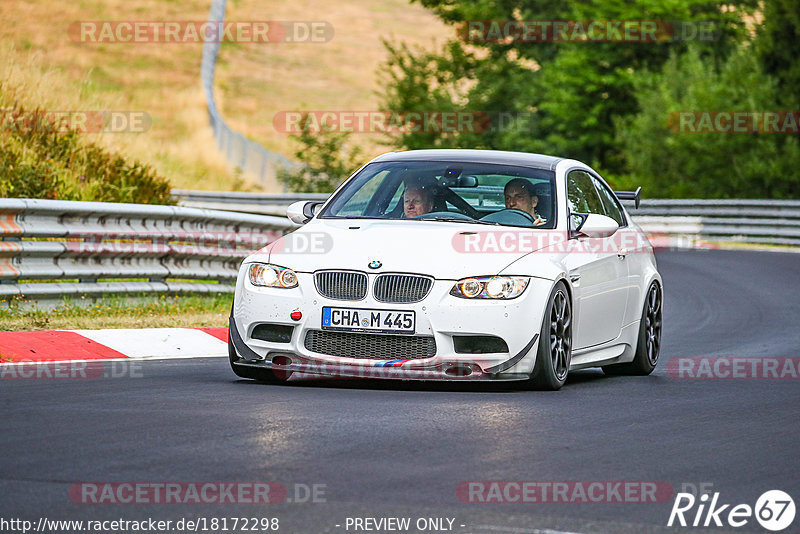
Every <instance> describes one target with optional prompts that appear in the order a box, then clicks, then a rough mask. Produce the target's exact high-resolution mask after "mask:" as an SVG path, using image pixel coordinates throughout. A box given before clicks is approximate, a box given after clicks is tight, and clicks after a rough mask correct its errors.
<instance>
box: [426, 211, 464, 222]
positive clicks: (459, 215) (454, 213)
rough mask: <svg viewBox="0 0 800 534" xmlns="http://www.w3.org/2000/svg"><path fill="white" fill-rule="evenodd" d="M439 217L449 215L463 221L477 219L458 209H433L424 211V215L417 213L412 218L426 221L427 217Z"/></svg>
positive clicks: (448, 216)
mask: <svg viewBox="0 0 800 534" xmlns="http://www.w3.org/2000/svg"><path fill="white" fill-rule="evenodd" d="M437 217H447V218H450V219H458V220H462V221H474V220H475V219H473V218H472V217H470V216H469V215H464V214H463V213H458V212H457V211H431V212H430V213H423V214H422V215H417V216H416V217H412V219H420V220H423V221H424V220H427V219H435V218H437Z"/></svg>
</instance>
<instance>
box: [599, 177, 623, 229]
mask: <svg viewBox="0 0 800 534" xmlns="http://www.w3.org/2000/svg"><path fill="white" fill-rule="evenodd" d="M592 181H593V182H594V185H595V187H596V188H597V191H598V192H599V193H600V197H601V198H602V199H603V206H605V208H606V215H608V216H609V217H611V218H612V219H614V220H615V221H617V224H618V225H620V227H622V226H625V225H626V224H627V223H626V222H625V215H624V214H623V213H622V208H620V207H619V203H618V202H617V199H616V197H615V196H614V193H612V192H611V191H610V190H609V189H608V187H606V185H605V184H604V183H602V182H601V181H600V180H598V179H597V178H595V177H594V176H592Z"/></svg>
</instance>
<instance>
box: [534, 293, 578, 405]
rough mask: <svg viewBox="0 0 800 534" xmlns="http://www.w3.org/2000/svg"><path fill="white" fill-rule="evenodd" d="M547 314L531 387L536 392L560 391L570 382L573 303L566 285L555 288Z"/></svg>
mask: <svg viewBox="0 0 800 534" xmlns="http://www.w3.org/2000/svg"><path fill="white" fill-rule="evenodd" d="M545 310H546V311H545V316H544V319H543V320H542V329H541V331H540V333H539V348H538V350H537V353H536V365H534V367H533V373H532V374H531V378H530V379H529V383H530V386H531V387H532V388H533V389H538V390H544V391H557V390H559V389H561V386H563V385H564V383H565V382H566V381H567V375H568V374H569V365H570V362H571V361H572V319H573V318H572V302H571V301H570V298H569V293H567V287H566V285H564V283H563V282H559V283H558V284H556V286H555V288H553V291H552V293H551V294H550V298H549V299H548V301H547V307H546V308H545Z"/></svg>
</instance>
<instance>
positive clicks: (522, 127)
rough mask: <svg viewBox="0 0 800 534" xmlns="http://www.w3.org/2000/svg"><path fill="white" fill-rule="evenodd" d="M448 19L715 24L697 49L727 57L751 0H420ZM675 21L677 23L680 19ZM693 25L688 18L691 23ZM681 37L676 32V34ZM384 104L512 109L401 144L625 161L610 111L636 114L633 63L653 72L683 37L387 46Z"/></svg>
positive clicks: (607, 163) (605, 164) (401, 139)
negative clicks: (504, 121)
mask: <svg viewBox="0 0 800 534" xmlns="http://www.w3.org/2000/svg"><path fill="white" fill-rule="evenodd" d="M421 3H422V4H423V5H425V6H426V7H428V8H430V9H432V10H433V11H434V13H436V14H437V15H438V16H439V17H440V18H442V19H443V20H444V21H446V22H449V23H452V24H454V25H456V24H459V23H463V22H464V21H470V20H472V21H488V20H509V19H514V20H576V21H586V20H611V21H613V20H643V21H669V20H672V21H682V22H685V23H687V25H691V24H701V23H703V24H705V23H708V24H711V25H713V28H714V37H715V39H713V40H709V41H704V42H702V43H700V45H701V48H702V49H703V52H704V53H705V54H707V55H709V56H711V57H713V58H714V61H715V62H721V61H724V59H725V57H726V56H727V55H728V54H729V53H730V52H731V50H733V49H735V46H736V43H737V42H738V41H739V40H741V39H742V38H743V35H744V24H743V22H742V16H743V14H745V13H747V12H750V11H752V10H753V9H754V7H755V0H737V1H734V2H721V1H716V0H675V1H673V2H669V3H664V2H662V1H660V0H643V1H641V2H637V3H635V4H629V3H626V2H604V3H597V2H590V1H588V0H580V1H577V0H568V1H566V2H555V1H553V0H497V1H493V2H474V1H472V0H421ZM675 27H676V28H678V29H682V28H683V27H682V26H679V25H676V26H675ZM689 27H691V26H689ZM679 37H680V36H679ZM388 48H389V52H390V59H389V61H388V63H387V65H386V69H387V70H388V71H389V72H390V76H389V84H388V86H387V88H386V91H385V94H384V103H385V107H386V109H389V110H394V111H406V110H438V109H442V110H450V109H458V110H467V111H481V112H487V113H489V114H490V115H491V116H492V117H494V118H498V117H505V116H506V115H508V114H510V115H512V116H516V117H519V118H520V119H521V120H515V121H512V122H511V127H507V126H506V125H502V126H500V125H499V123H495V124H494V125H493V128H491V129H489V130H488V131H486V132H477V133H475V132H464V133H459V134H457V135H455V136H451V137H450V138H446V137H447V136H443V135H437V134H433V135H431V134H430V133H426V132H422V133H411V134H405V135H402V136H398V137H396V138H394V139H393V142H395V143H396V144H397V145H398V146H401V147H406V148H419V147H430V146H470V147H484V148H494V149H507V150H524V151H535V152H545V153H553V154H563V155H567V156H571V157H575V158H578V159H582V160H585V161H587V162H589V163H593V164H595V165H597V166H599V167H601V168H604V169H610V170H612V171H614V172H622V171H623V170H624V158H623V157H622V154H621V152H620V149H619V146H618V145H617V143H616V135H615V131H614V124H615V122H614V120H615V118H616V117H625V116H628V115H631V114H634V113H636V111H637V100H636V99H635V98H634V95H633V90H634V89H633V87H634V86H633V81H634V79H635V78H636V76H637V75H638V73H639V72H642V71H645V70H648V69H651V70H655V71H658V70H659V69H660V67H661V65H663V63H664V62H665V61H666V60H667V58H668V57H669V56H670V53H671V52H673V51H676V50H677V51H683V50H685V48H686V43H685V42H684V41H681V40H675V41H667V42H656V43H652V42H651V43H647V42H633V43H630V42H628V43H626V42H522V41H510V42H509V41H503V40H496V41H489V42H474V41H470V42H469V43H468V44H466V43H464V42H463V41H460V40H452V41H450V42H449V43H448V44H447V45H446V46H445V48H444V49H443V50H440V51H439V52H438V53H434V54H431V53H429V52H424V51H421V50H419V49H409V48H407V47H403V46H398V45H389V47H388Z"/></svg>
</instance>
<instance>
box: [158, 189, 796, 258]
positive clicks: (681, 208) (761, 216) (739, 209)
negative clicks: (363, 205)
mask: <svg viewBox="0 0 800 534" xmlns="http://www.w3.org/2000/svg"><path fill="white" fill-rule="evenodd" d="M172 196H173V198H175V199H176V200H177V201H178V203H179V204H180V205H183V206H192V207H198V208H216V209H223V210H231V211H237V212H244V213H268V214H272V215H283V213H285V209H286V205H288V204H290V203H292V202H296V201H298V200H325V199H326V198H327V197H328V195H325V194H316V193H285V194H263V193H229V192H218V191H190V190H180V189H175V190H173V191H172ZM623 204H625V206H626V208H627V209H628V213H630V214H631V216H632V217H633V219H634V221H636V223H637V224H639V225H640V226H641V227H642V229H644V230H645V231H646V232H647V233H648V234H651V235H665V236H673V237H687V238H690V240H692V239H698V238H700V239H709V240H715V241H740V242H743V243H762V244H775V245H800V201H798V200H749V199H733V200H708V199H652V200H642V202H641V204H640V206H639V208H638V209H635V208H634V206H633V202H632V201H630V202H629V201H624V202H623Z"/></svg>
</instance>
